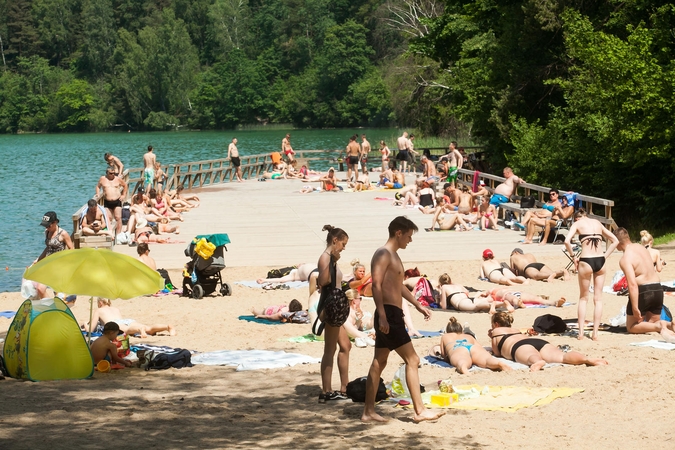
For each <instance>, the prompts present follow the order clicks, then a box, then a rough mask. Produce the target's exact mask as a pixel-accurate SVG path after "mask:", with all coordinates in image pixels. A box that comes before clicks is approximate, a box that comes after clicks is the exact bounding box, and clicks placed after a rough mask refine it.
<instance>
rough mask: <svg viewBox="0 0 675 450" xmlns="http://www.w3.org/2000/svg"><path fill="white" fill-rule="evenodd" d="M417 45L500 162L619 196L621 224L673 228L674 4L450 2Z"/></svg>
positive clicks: (545, 179)
mask: <svg viewBox="0 0 675 450" xmlns="http://www.w3.org/2000/svg"><path fill="white" fill-rule="evenodd" d="M445 4H446V8H445V11H444V13H443V14H442V15H441V16H440V17H438V18H436V19H433V20H430V21H429V22H428V26H429V29H430V32H429V33H428V34H427V35H426V36H424V37H421V38H419V39H416V40H415V41H414V42H413V43H412V45H411V49H412V50H413V51H415V52H417V53H419V54H421V55H424V56H426V57H429V58H432V59H434V60H435V61H437V62H438V63H439V64H440V67H441V68H442V70H441V71H439V72H438V73H437V76H436V82H437V83H438V84H440V85H443V86H445V87H446V88H445V95H444V96H443V101H444V102H445V104H447V105H452V107H453V112H454V114H455V115H456V116H457V117H458V118H459V119H460V120H463V121H464V122H467V123H471V124H472V131H473V136H474V139H476V140H478V141H482V142H483V143H485V144H487V146H488V148H489V149H490V151H491V153H492V156H493V160H494V161H495V163H497V164H505V163H508V164H509V165H511V166H513V167H514V169H515V171H516V173H518V174H520V175H522V176H523V177H524V178H525V179H527V180H528V181H531V182H534V183H538V184H543V185H551V186H559V187H561V188H564V189H573V190H576V191H580V192H583V193H585V194H587V195H595V196H598V197H605V198H611V199H614V200H615V202H616V204H617V207H616V209H615V218H616V219H617V221H618V222H619V224H620V225H624V226H626V225H628V226H631V227H637V226H640V225H642V224H647V225H649V226H650V227H656V228H660V229H664V228H669V227H670V228H671V229H672V225H671V218H672V217H673V215H672V210H673V208H674V207H675V198H673V196H672V194H671V193H672V192H675V175H674V169H675V158H674V156H675V151H674V149H673V144H675V118H674V116H673V114H672V109H673V105H674V100H675V98H674V96H675V92H674V91H673V86H674V85H675V65H674V62H673V61H674V59H673V56H675V55H674V54H673V51H674V50H675V36H674V35H673V33H672V30H673V29H675V6H674V5H673V4H672V3H669V2H661V1H647V0H631V1H618V0H608V1H604V2H584V1H580V0H522V1H498V0H473V1H471V0H467V1H453V0H449V1H447V2H445Z"/></svg>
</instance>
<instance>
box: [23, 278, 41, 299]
mask: <svg viewBox="0 0 675 450" xmlns="http://www.w3.org/2000/svg"><path fill="white" fill-rule="evenodd" d="M21 296H22V297H23V298H25V299H26V300H37V299H38V293H37V289H36V288H35V284H33V282H32V281H30V280H26V279H25V278H22V279H21Z"/></svg>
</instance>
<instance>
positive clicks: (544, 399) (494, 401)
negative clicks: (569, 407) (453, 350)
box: [422, 384, 584, 412]
mask: <svg viewBox="0 0 675 450" xmlns="http://www.w3.org/2000/svg"><path fill="white" fill-rule="evenodd" d="M455 387H456V388H457V389H463V390H470V389H471V388H475V389H477V390H478V392H482V393H481V395H480V396H478V397H475V398H467V399H464V400H461V399H460V401H459V402H457V403H453V404H451V405H449V406H444V407H442V408H452V409H480V410H483V411H504V412H515V411H518V410H519V409H521V408H527V407H529V406H541V405H546V404H549V403H551V402H552V401H553V400H555V399H556V398H562V397H569V396H571V395H572V394H575V393H577V392H583V391H584V390H583V389H579V388H568V387H561V388H537V387H525V386H487V388H488V389H487V390H486V389H485V386H479V385H476V384H474V385H466V386H455ZM434 393H437V391H430V392H425V393H424V394H422V400H423V401H424V406H426V407H427V408H430V409H436V408H441V407H440V406H437V405H434V404H432V403H431V394H434Z"/></svg>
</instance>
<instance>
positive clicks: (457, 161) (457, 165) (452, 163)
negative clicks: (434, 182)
mask: <svg viewBox="0 0 675 450" xmlns="http://www.w3.org/2000/svg"><path fill="white" fill-rule="evenodd" d="M443 158H446V159H447V160H448V183H452V186H453V187H457V174H458V173H459V169H461V168H462V165H464V157H463V156H462V154H461V153H460V152H459V150H457V142H455V141H452V142H451V143H450V147H449V148H448V153H447V154H446V155H445V156H443Z"/></svg>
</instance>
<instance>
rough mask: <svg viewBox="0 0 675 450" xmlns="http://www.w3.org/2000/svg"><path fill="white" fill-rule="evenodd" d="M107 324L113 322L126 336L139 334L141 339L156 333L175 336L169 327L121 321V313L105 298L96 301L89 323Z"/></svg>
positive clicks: (128, 320)
mask: <svg viewBox="0 0 675 450" xmlns="http://www.w3.org/2000/svg"><path fill="white" fill-rule="evenodd" d="M108 322H115V323H117V325H119V329H120V330H122V332H124V333H126V334H128V335H130V336H131V335H134V334H140V335H141V337H142V338H146V337H148V336H155V335H156V334H157V333H161V332H164V331H166V332H168V333H169V336H175V335H176V329H175V328H174V327H173V326H171V325H164V324H155V325H151V326H148V325H143V324H142V323H140V322H136V321H135V320H133V319H123V318H122V313H121V312H120V310H119V309H118V308H115V307H114V306H112V302H111V301H110V300H108V299H107V298H99V299H98V309H96V311H94V315H93V316H92V319H91V323H92V324H96V323H100V324H101V325H105V324H107V323H108ZM88 328H89V324H85V329H88Z"/></svg>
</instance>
